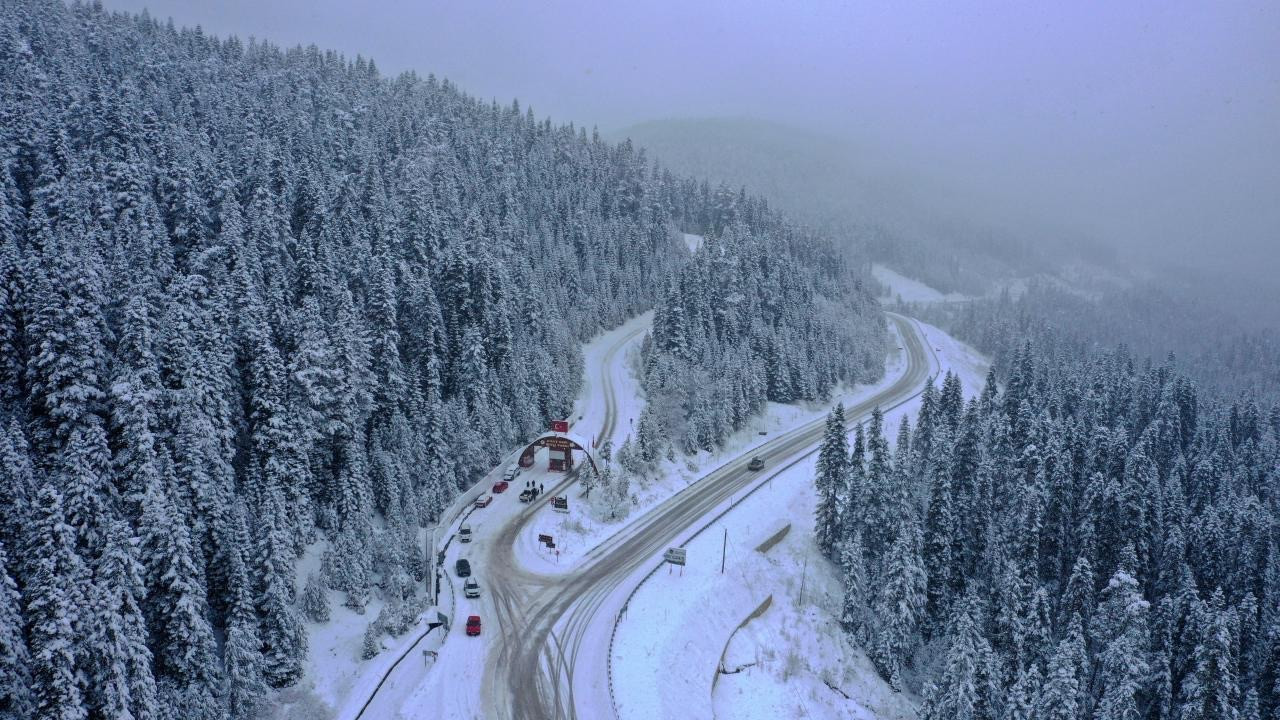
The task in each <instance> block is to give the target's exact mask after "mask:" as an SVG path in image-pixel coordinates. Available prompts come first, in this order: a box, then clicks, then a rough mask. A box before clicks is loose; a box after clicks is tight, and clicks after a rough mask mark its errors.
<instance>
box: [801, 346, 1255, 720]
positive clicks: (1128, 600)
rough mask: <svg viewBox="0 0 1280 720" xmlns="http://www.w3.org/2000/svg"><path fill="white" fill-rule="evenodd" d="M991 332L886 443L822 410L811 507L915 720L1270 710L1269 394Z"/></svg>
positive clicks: (1122, 718) (847, 612)
mask: <svg viewBox="0 0 1280 720" xmlns="http://www.w3.org/2000/svg"><path fill="white" fill-rule="evenodd" d="M995 331H997V332H998V331H1000V329H995ZM1044 333H1048V334H1051V331H1049V330H1047V329H1045V330H1044ZM1043 339H1045V335H1044V334H1041V335H1038V340H1043ZM999 350H1000V352H999V353H998V354H997V357H996V360H997V362H996V365H995V367H998V368H1001V371H1000V372H999V373H997V372H996V371H995V370H994V369H993V371H992V374H991V376H990V377H989V378H988V380H987V383H986V386H985V388H984V389H983V391H982V393H981V395H980V396H979V397H977V398H975V399H974V400H972V401H970V402H968V403H965V402H964V401H963V399H962V394H961V388H960V385H959V381H958V380H956V379H955V378H954V377H953V376H951V375H950V374H948V376H947V377H946V378H945V379H944V380H943V381H942V383H941V389H940V390H939V389H935V388H934V387H933V386H930V387H929V388H928V389H927V390H926V394H925V396H924V398H923V402H922V406H921V409H920V411H919V413H918V415H917V416H916V419H915V421H914V423H913V424H907V423H903V425H902V426H901V427H900V428H898V430H897V443H896V446H893V447H892V448H891V446H890V445H889V443H888V442H887V441H886V438H885V433H886V432H889V429H887V428H883V427H882V426H881V425H882V423H881V420H880V416H879V415H878V414H877V415H876V416H875V417H873V418H872V420H871V422H870V423H869V425H868V427H867V429H866V431H865V432H863V430H862V429H859V430H858V432H857V434H856V436H855V440H854V445H853V448H852V450H851V451H850V449H849V447H848V443H847V441H846V439H845V434H844V432H843V431H842V430H841V429H840V426H839V425H836V424H835V421H836V420H839V417H838V413H839V411H838V410H837V411H836V412H835V413H833V420H832V424H830V425H829V426H828V433H827V437H826V440H825V441H824V443H823V448H822V453H821V455H820V460H819V462H818V469H817V476H816V483H817V488H818V493H819V498H820V500H819V504H818V507H817V523H816V526H817V535H818V538H817V539H818V543H819V545H820V546H821V547H822V549H823V550H824V551H825V553H826V554H827V556H828V557H829V558H830V559H831V560H832V561H833V562H837V563H839V565H840V567H841V570H842V572H843V576H844V578H845V588H844V609H843V615H842V618H841V621H842V625H843V627H844V630H845V631H846V632H847V633H848V634H849V636H850V638H851V639H853V640H854V641H855V642H857V643H858V644H860V645H861V646H862V647H864V648H865V649H866V651H867V653H868V655H869V656H870V657H871V658H872V660H873V662H874V663H875V664H876V666H877V668H878V669H879V670H880V672H881V673H882V675H883V676H884V677H885V678H886V679H888V680H889V681H890V682H891V684H893V685H894V686H895V687H896V688H899V689H903V690H907V691H911V692H914V693H917V694H918V695H919V696H922V697H923V706H922V708H921V717H922V718H924V719H926V720H949V719H951V718H971V719H973V720H997V719H1001V718H1010V719H1015V718H1016V719H1028V720H1030V719H1031V718H1036V719H1039V720H1043V719H1046V718H1047V719H1053V720H1059V719H1060V720H1076V719H1080V718H1093V719H1094V720H1137V719H1140V718H1143V719H1149V720H1157V719H1166V718H1168V719H1179V720H1182V719H1186V720H1191V719H1192V718H1195V719H1197V720H1198V719H1201V718H1203V719H1205V720H1208V719H1209V718H1214V719H1233V720H1234V719H1238V720H1260V719H1262V718H1272V717H1276V716H1277V715H1276V713H1277V712H1280V686H1277V681H1280V674H1278V673H1277V670H1278V669H1280V537H1278V535H1277V532H1278V531H1280V527H1278V526H1277V522H1276V518H1277V517H1280V513H1278V510H1280V408H1277V407H1274V406H1272V407H1269V408H1268V407H1266V406H1260V405H1259V403H1257V402H1255V401H1253V400H1252V399H1251V398H1249V397H1247V396H1246V397H1244V398H1243V399H1241V400H1240V401H1237V402H1231V403H1224V402H1221V401H1219V400H1216V399H1214V398H1213V397H1212V396H1208V395H1206V394H1204V393H1202V392H1200V391H1199V390H1198V389H1197V387H1196V385H1195V384H1194V383H1193V382H1192V381H1190V380H1189V379H1187V377H1185V376H1184V375H1182V374H1181V373H1180V371H1179V370H1178V369H1177V368H1176V367H1174V366H1173V365H1170V364H1161V365H1153V364H1151V363H1140V362H1136V361H1135V360H1134V359H1133V358H1132V357H1131V356H1130V355H1129V354H1128V352H1127V351H1126V350H1124V349H1123V348H1121V349H1119V350H1114V351H1098V350H1087V349H1083V348H1081V347H1080V346H1079V345H1076V344H1071V343H1067V342H1065V341H1060V342H1059V343H1058V344H1056V345H1051V344H1049V343H1048V342H1046V344H1044V345H1039V344H1036V342H1032V341H1028V340H1024V341H1023V342H1022V343H1019V344H1016V345H1013V346H1009V345H1003V346H1001V347H1000V349H999Z"/></svg>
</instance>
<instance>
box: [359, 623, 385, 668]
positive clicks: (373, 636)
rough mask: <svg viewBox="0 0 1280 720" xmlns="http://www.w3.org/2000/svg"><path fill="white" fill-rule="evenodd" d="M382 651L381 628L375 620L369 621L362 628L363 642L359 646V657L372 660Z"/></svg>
mask: <svg viewBox="0 0 1280 720" xmlns="http://www.w3.org/2000/svg"><path fill="white" fill-rule="evenodd" d="M380 652H382V628H380V627H379V626H378V623H377V622H371V623H369V624H368V625H367V626H366V627H365V629H364V642H363V643H362V644H361V646H360V658H361V659H362V660H372V659H373V658H374V657H376V656H377V655H378V653H380Z"/></svg>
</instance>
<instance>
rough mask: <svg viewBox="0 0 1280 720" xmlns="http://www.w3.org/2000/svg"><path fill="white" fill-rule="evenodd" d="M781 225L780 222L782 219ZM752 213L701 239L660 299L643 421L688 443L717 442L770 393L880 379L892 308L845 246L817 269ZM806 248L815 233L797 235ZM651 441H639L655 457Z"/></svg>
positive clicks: (685, 446) (824, 389) (785, 394)
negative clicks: (869, 287) (755, 226)
mask: <svg viewBox="0 0 1280 720" xmlns="http://www.w3.org/2000/svg"><path fill="white" fill-rule="evenodd" d="M779 230H780V232H781V230H782V229H779ZM777 234H778V233H775V234H773V235H764V236H756V235H755V234H753V233H752V232H751V231H750V229H749V228H748V227H747V226H745V225H738V226H736V227H732V228H728V229H726V230H725V231H724V232H722V233H721V234H719V235H717V236H713V237H712V238H710V239H708V240H707V241H706V242H705V243H703V244H702V245H701V246H700V247H699V248H698V251H697V252H696V253H695V254H694V257H693V260H692V262H690V263H688V264H686V265H685V266H684V267H682V268H681V269H680V271H679V272H678V273H677V274H676V276H675V277H674V278H673V279H672V281H671V282H670V284H669V286H668V287H667V289H666V292H665V294H664V295H663V297H662V299H661V301H660V302H659V304H658V309H657V312H656V313H655V316H654V320H653V336H652V338H651V339H650V341H649V342H648V343H647V344H646V346H645V348H644V360H645V368H644V378H643V381H644V387H645V390H646V391H647V393H648V396H649V404H648V405H647V406H646V408H645V410H644V413H643V414H642V417H641V421H640V422H641V426H640V427H641V430H645V429H647V428H649V427H652V426H653V425H660V426H661V427H664V428H667V430H668V433H669V434H670V435H671V439H672V440H673V441H675V443H676V445H677V446H678V447H679V448H680V449H681V450H682V451H684V452H686V453H693V452H697V451H698V450H713V449H715V448H716V447H718V446H719V445H720V444H721V443H722V442H723V441H724V439H725V438H726V437H727V436H728V434H729V433H731V432H733V431H734V430H737V429H738V428H740V427H742V425H743V423H744V422H745V421H746V420H747V418H749V417H750V416H751V415H753V414H755V413H757V412H759V411H760V410H761V409H762V408H763V407H764V404H765V402H766V401H769V400H772V401H774V402H781V403H790V402H796V401H797V400H816V399H821V398H825V397H827V396H828V395H829V394H830V392H831V390H832V388H833V387H835V385H836V384H837V383H839V382H842V381H847V382H868V381H873V380H876V379H879V377H880V375H881V374H882V372H883V369H884V357H885V350H886V344H885V343H886V334H885V331H884V316H883V315H882V314H881V313H880V308H879V307H878V306H877V305H876V303H875V302H874V301H872V300H871V299H870V298H869V297H868V296H867V294H865V293H862V292H855V293H848V292H844V291H842V288H847V287H855V288H859V290H860V288H861V284H860V281H859V280H858V279H857V278H856V277H854V275H853V274H852V273H851V272H849V271H848V270H847V269H846V268H845V267H844V266H843V264H842V263H841V262H840V261H839V258H838V257H835V256H833V257H830V258H827V259H822V258H818V259H817V265H818V267H820V268H822V272H821V274H819V275H818V277H817V279H816V280H817V281H816V282H815V280H814V278H813V277H811V276H809V275H806V274H802V273H799V272H797V269H796V266H795V265H794V264H792V263H790V262H787V261H786V259H785V256H784V257H783V258H778V257H777V256H776V254H775V253H776V249H775V246H774V243H771V242H768V241H767V240H766V239H765V238H768V237H774V236H776V235H777ZM794 244H795V246H796V250H797V251H798V252H804V248H807V247H808V248H811V247H814V246H815V243H814V238H813V237H811V236H805V235H796V236H794ZM650 445H651V443H647V442H641V450H642V453H641V454H642V457H643V459H645V460H652V459H653V457H652V455H653V453H652V451H651V450H649V448H650Z"/></svg>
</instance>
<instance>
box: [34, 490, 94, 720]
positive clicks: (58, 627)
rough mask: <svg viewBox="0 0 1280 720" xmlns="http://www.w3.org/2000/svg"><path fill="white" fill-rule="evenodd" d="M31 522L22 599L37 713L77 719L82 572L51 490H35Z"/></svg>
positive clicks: (80, 711)
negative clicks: (29, 561)
mask: <svg viewBox="0 0 1280 720" xmlns="http://www.w3.org/2000/svg"><path fill="white" fill-rule="evenodd" d="M33 519H34V521H35V522H36V524H37V530H36V532H35V533H34V534H33V544H32V546H31V547H29V548H28V549H27V552H28V553H29V555H30V557H31V558H32V571H31V572H32V574H31V577H30V580H29V582H28V583H27V587H26V590H25V595H26V601H27V607H26V618H27V628H28V630H27V638H28V641H29V648H30V653H31V691H32V695H33V697H34V698H35V702H36V712H37V714H38V716H39V717H41V718H51V719H53V720H82V719H83V718H87V717H88V712H87V711H86V709H85V705H84V684H83V679H82V678H81V677H79V675H78V673H77V663H78V656H79V655H80V654H81V653H83V652H84V646H83V645H82V640H81V636H80V634H79V628H80V627H81V619H80V613H81V612H82V609H83V608H84V607H85V605H84V598H83V593H82V588H83V583H84V582H85V579H86V569H85V567H84V564H83V562H82V561H81V560H80V557H79V556H78V555H77V554H76V551H75V537H74V534H73V532H72V530H71V526H69V525H67V523H66V519H65V517H64V515H63V512H62V496H61V495H59V494H58V491H57V490H56V489H54V488H53V487H52V486H50V485H44V486H43V487H41V488H40V490H39V491H38V493H37V495H36V507H35V511H34V514H33Z"/></svg>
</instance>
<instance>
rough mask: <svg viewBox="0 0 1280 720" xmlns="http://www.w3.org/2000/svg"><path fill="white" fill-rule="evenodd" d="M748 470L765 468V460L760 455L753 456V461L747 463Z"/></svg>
mask: <svg viewBox="0 0 1280 720" xmlns="http://www.w3.org/2000/svg"><path fill="white" fill-rule="evenodd" d="M747 469H748V470H763V469H764V460H763V459H761V457H760V456H759V455H757V456H755V457H753V458H751V462H749V463H747Z"/></svg>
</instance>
